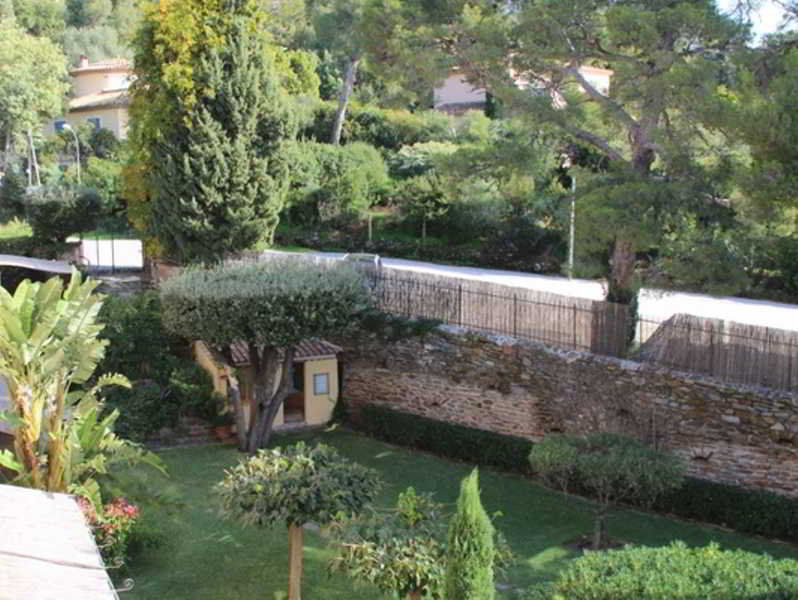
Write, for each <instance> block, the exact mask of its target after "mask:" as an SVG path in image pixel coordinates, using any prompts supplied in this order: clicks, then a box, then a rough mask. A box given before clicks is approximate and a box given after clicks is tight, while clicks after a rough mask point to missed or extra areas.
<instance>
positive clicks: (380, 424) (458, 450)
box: [355, 404, 798, 542]
mask: <svg viewBox="0 0 798 600" xmlns="http://www.w3.org/2000/svg"><path fill="white" fill-rule="evenodd" d="M355 424H356V425H357V426H358V427H359V428H360V429H362V430H363V431H365V432H366V433H368V434H369V435H372V436H374V437H376V438H379V439H381V440H385V441H386V442H389V443H391V444H396V445H399V446H409V447H412V448H417V449H419V450H425V451H427V452H432V453H434V454H438V455H439V456H445V457H447V458H452V459H454V460H461V461H465V462H469V463H472V464H473V463H477V464H479V465H484V466H491V467H496V468H499V469H502V470H505V471H511V472H515V473H521V474H528V473H530V465H529V460H528V457H529V453H530V450H531V449H532V447H533V443H532V442H531V441H530V440H526V439H523V438H517V437H512V436H507V435H501V434H498V433H493V432H490V431H485V430H482V429H473V428H471V427H464V426H462V425H453V424H451V423H444V422H442V421H436V420H434V419H428V418H426V417H420V416H418V415H412V414H409V413H404V412H401V411H397V410H394V409H391V408H388V407H386V406H380V405H377V404H369V405H366V406H364V407H362V408H361V409H360V410H359V412H358V414H357V419H356V421H355ZM651 508H653V509H654V510H656V511H658V512H662V513H666V514H672V515H674V516H677V517H681V518H685V519H692V520H695V521H702V522H704V523H713V524H716V525H721V526H723V527H729V528H731V529H734V530H736V531H739V532H741V533H747V534H750V535H762V536H765V537H768V538H771V539H780V540H786V541H789V542H798V501H796V500H795V499H793V498H789V497H787V496H782V495H779V494H774V493H772V492H766V491H762V490H751V489H745V488H741V487H737V486H734V485H729V484H725V483H715V482H712V481H705V480H703V479H696V478H693V477H685V478H684V481H683V483H682V485H681V487H679V488H676V489H673V490H671V491H669V492H666V493H664V494H663V495H662V496H660V497H659V498H658V499H657V500H656V501H655V502H654V504H653V506H652V507H651Z"/></svg>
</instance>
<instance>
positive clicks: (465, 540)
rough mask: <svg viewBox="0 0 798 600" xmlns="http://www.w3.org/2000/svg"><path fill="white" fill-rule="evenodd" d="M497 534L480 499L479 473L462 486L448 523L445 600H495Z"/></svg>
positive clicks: (474, 472)
mask: <svg viewBox="0 0 798 600" xmlns="http://www.w3.org/2000/svg"><path fill="white" fill-rule="evenodd" d="M493 537H494V530H493V524H492V523H491V520H490V517H489V516H488V513H486V512H485V509H484V508H483V507H482V502H481V500H480V499H479V479H478V475H477V469H474V470H473V471H472V472H471V474H470V475H468V476H467V477H465V478H464V479H463V481H462V483H461V485H460V496H459V497H458V498H457V510H456V512H455V513H454V515H453V516H452V518H451V520H450V522H449V537H448V540H447V547H446V596H445V597H446V600H492V599H493V598H494V597H495V595H496V589H495V587H494V583H493V561H494V558H495V550H494V547H493Z"/></svg>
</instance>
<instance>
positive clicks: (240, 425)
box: [227, 375, 247, 452]
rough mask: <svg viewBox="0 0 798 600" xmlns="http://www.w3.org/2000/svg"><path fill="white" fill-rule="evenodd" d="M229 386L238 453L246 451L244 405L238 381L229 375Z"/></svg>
mask: <svg viewBox="0 0 798 600" xmlns="http://www.w3.org/2000/svg"><path fill="white" fill-rule="evenodd" d="M227 383H228V384H229V386H230V398H231V399H232V401H233V411H234V414H235V416H236V441H237V442H238V450H239V452H246V450H247V423H246V421H245V420H244V404H243V403H242V402H241V388H240V387H239V385H238V379H236V378H235V377H233V376H232V375H230V376H229V377H228V378H227Z"/></svg>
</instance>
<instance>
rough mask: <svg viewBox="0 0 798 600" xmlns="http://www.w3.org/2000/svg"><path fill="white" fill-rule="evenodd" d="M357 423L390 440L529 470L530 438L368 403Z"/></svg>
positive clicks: (514, 469) (484, 462) (508, 468)
mask: <svg viewBox="0 0 798 600" xmlns="http://www.w3.org/2000/svg"><path fill="white" fill-rule="evenodd" d="M359 424H360V426H361V427H362V428H363V429H364V430H365V431H366V432H367V433H369V434H371V435H373V436H374V437H377V438H380V439H382V440H385V441H387V442H390V443H394V444H399V445H402V446H410V447H413V448H418V449H419V450H426V451H428V452H433V453H435V454H440V455H442V456H447V457H449V458H454V459H456V460H462V461H466V462H474V461H475V460H478V461H479V463H480V464H483V465H490V466H492V467H498V468H500V469H504V470H506V471H516V472H520V473H528V472H529V462H528V459H527V457H528V456H529V451H530V449H531V448H532V442H531V441H529V440H526V439H523V438H517V437H512V436H506V435H500V434H498V433H493V432H490V431H485V430H482V429H472V428H470V427H464V426H462V425H453V424H451V423H444V422H442V421H436V420H434V419H427V418H425V417H419V416H417V415H411V414H408V413H403V412H400V411H396V410H393V409H390V408H387V407H385V406H379V405H376V404H369V405H366V406H364V407H363V408H362V409H361V410H360V412H359Z"/></svg>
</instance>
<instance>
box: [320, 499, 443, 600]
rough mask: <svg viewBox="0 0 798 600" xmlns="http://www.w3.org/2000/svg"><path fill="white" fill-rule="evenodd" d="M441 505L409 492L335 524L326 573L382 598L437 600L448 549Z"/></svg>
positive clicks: (440, 594) (440, 592)
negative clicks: (340, 576)
mask: <svg viewBox="0 0 798 600" xmlns="http://www.w3.org/2000/svg"><path fill="white" fill-rule="evenodd" d="M445 533H446V532H445V521H444V519H443V505H441V504H439V503H437V502H435V501H434V500H433V499H432V498H431V497H430V496H428V495H422V494H416V492H415V490H414V489H413V488H408V489H407V490H405V491H404V492H402V493H400V494H399V497H398V499H397V502H396V507H395V508H391V509H389V510H387V511H380V510H377V509H373V510H371V511H370V512H368V513H365V514H363V515H362V516H360V517H356V518H354V519H348V520H345V521H342V522H339V523H337V524H336V525H335V526H334V527H333V530H332V535H333V539H334V544H335V550H336V556H335V558H333V560H332V562H331V563H330V569H331V570H333V571H340V572H343V573H346V574H347V575H349V576H350V577H352V578H353V579H354V580H355V581H359V582H368V583H371V584H374V585H375V586H377V587H378V588H379V589H380V590H381V591H383V592H385V593H386V594H393V593H395V594H397V595H399V596H407V597H408V598H410V599H413V598H421V597H424V598H428V599H430V600H433V599H434V600H440V599H441V598H442V597H443V581H444V573H445V556H446V545H445V543H444V539H445Z"/></svg>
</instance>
